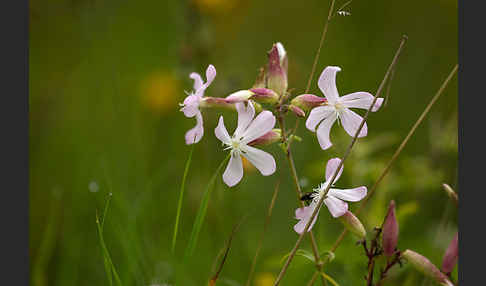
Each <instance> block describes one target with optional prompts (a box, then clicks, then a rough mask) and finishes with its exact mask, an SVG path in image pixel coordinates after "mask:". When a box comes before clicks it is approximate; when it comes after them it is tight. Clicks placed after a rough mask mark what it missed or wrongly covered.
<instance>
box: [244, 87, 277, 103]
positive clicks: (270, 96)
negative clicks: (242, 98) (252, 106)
mask: <svg viewBox="0 0 486 286" xmlns="http://www.w3.org/2000/svg"><path fill="white" fill-rule="evenodd" d="M250 91H251V92H253V96H252V97H251V99H253V100H255V101H258V102H262V103H270V104H275V103H277V102H278V94H276V93H275V91H273V90H271V89H268V88H263V87H260V88H252V89H250Z"/></svg>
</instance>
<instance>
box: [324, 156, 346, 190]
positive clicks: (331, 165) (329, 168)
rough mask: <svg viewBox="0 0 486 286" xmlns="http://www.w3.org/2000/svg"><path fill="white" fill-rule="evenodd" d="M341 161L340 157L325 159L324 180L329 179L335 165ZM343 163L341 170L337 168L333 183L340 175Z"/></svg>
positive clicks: (334, 169)
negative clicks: (337, 171)
mask: <svg viewBox="0 0 486 286" xmlns="http://www.w3.org/2000/svg"><path fill="white" fill-rule="evenodd" d="M340 163H341V159H339V158H332V159H330V160H329V161H327V165H326V181H329V180H330V179H331V177H332V175H334V172H336V169H337V167H338V166H339V164H340ZM343 169H344V165H343V166H342V167H341V170H339V173H338V174H337V175H336V178H335V179H334V182H333V184H334V183H335V182H336V181H337V180H338V179H339V177H341V174H342V173H343Z"/></svg>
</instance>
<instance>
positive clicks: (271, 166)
mask: <svg viewBox="0 0 486 286" xmlns="http://www.w3.org/2000/svg"><path fill="white" fill-rule="evenodd" d="M243 151H244V152H243V153H242V155H243V156H244V157H245V158H246V159H248V161H250V163H252V164H253V166H255V168H257V169H258V171H260V173H261V174H262V175H264V176H268V175H271V174H273V173H275V170H276V168H277V165H276V163H275V159H274V158H273V156H272V155H270V154H269V153H267V152H265V151H262V150H260V149H257V148H255V147H251V146H246V147H245V149H244V150H243Z"/></svg>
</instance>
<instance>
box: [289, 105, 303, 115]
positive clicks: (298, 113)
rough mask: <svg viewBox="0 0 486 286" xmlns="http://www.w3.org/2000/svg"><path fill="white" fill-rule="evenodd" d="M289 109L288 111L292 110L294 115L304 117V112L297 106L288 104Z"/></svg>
mask: <svg viewBox="0 0 486 286" xmlns="http://www.w3.org/2000/svg"><path fill="white" fill-rule="evenodd" d="M289 109H290V111H292V112H293V113H294V114H295V115H297V116H299V117H305V112H304V111H303V110H302V109H300V108H299V107H297V106H295V105H290V106H289Z"/></svg>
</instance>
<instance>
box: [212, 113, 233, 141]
mask: <svg viewBox="0 0 486 286" xmlns="http://www.w3.org/2000/svg"><path fill="white" fill-rule="evenodd" d="M214 134H215V135H216V138H218V139H219V140H220V141H221V142H223V143H227V144H230V142H231V137H230V136H229V134H228V131H227V130H226V126H224V119H223V116H220V117H219V122H218V126H216V128H215V129H214Z"/></svg>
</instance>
